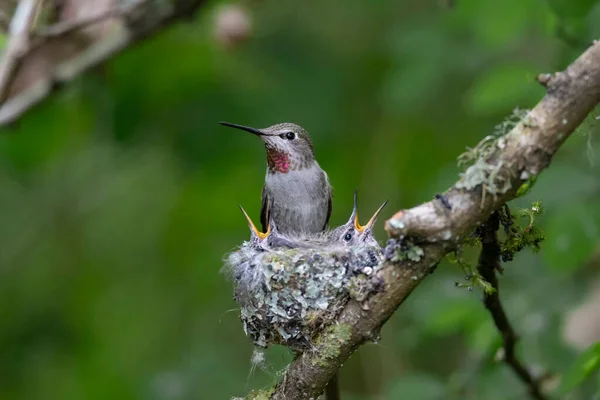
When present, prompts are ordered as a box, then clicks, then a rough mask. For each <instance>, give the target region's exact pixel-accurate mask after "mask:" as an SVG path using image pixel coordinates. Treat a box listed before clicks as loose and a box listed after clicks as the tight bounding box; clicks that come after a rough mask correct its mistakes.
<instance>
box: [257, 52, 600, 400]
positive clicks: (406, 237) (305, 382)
mask: <svg viewBox="0 0 600 400" xmlns="http://www.w3.org/2000/svg"><path fill="white" fill-rule="evenodd" d="M544 77H545V78H547V79H544V81H545V86H546V87H547V93H546V96H545V97H544V98H543V99H542V100H541V101H540V102H539V103H538V104H537V106H536V107H535V108H534V109H533V110H531V111H530V112H529V113H528V115H527V117H526V118H524V119H523V120H522V121H521V122H520V123H518V124H517V125H516V126H515V127H514V128H513V129H512V130H511V131H510V132H508V133H507V134H506V135H505V136H503V137H502V144H501V145H500V144H498V145H497V146H494V147H493V149H491V154H489V156H487V157H486V159H485V163H486V165H487V166H489V167H493V168H492V170H491V171H489V170H487V171H486V172H485V174H484V177H485V178H486V179H487V180H486V183H485V185H486V188H483V187H482V186H483V185H484V184H483V183H482V184H479V185H474V186H473V187H472V189H471V190H467V189H459V188H457V187H456V186H457V185H455V186H453V187H452V188H450V189H448V190H447V191H446V192H445V193H444V199H445V201H444V202H443V203H444V204H442V202H441V201H440V200H438V199H435V200H432V201H429V202H427V203H424V204H421V205H419V206H417V207H414V208H411V209H407V210H401V211H398V212H397V213H396V214H395V215H394V216H393V217H392V218H391V219H389V220H388V221H386V231H387V232H388V234H389V235H390V236H391V237H392V239H394V240H397V241H400V243H405V244H406V243H409V242H411V243H412V244H413V246H418V247H419V248H420V251H418V252H413V253H412V256H411V257H410V258H404V259H403V261H397V262H392V261H387V262H386V264H385V265H384V266H383V268H382V269H381V270H380V272H379V277H380V278H381V279H382V280H383V282H384V289H383V290H382V291H381V292H380V293H377V294H375V295H374V296H372V297H371V298H370V299H368V300H367V302H366V303H363V304H358V303H357V302H354V301H351V302H350V303H348V305H347V306H346V307H345V308H344V310H343V311H342V312H341V314H340V315H339V317H338V318H337V321H336V324H338V326H339V328H341V329H330V330H327V331H325V332H323V333H321V334H320V335H319V336H318V337H317V338H316V339H315V340H314V342H313V347H314V350H313V351H307V352H304V353H302V354H300V355H298V357H297V358H296V359H295V360H294V361H293V362H292V363H291V364H290V365H289V367H288V368H287V371H286V373H285V376H284V378H283V380H282V381H281V382H280V383H279V384H278V385H277V386H276V387H275V388H273V389H271V390H270V391H267V392H266V393H265V392H262V393H259V394H258V395H257V394H253V395H250V396H249V398H264V397H270V398H272V399H280V400H282V399H308V398H316V397H317V396H318V395H320V394H321V393H323V390H324V389H325V386H326V384H327V383H328V382H329V380H330V379H331V378H332V377H333V376H334V375H335V373H336V372H337V370H338V369H339V368H340V366H341V365H342V364H343V363H344V362H346V360H347V359H348V357H350V355H351V354H352V353H353V352H354V351H355V350H356V349H357V348H358V347H359V346H360V345H362V344H363V343H364V342H365V341H367V340H373V339H374V338H377V337H378V332H379V330H380V328H381V326H382V325H383V324H384V323H385V322H386V321H387V320H388V319H389V318H390V317H391V316H392V314H393V313H394V311H395V310H396V309H397V308H398V307H399V306H400V305H401V304H402V302H403V301H404V300H405V299H406V298H407V297H408V296H409V295H410V293H411V292H412V291H413V290H414V289H415V288H416V287H417V286H418V285H419V283H421V281H423V279H425V277H427V276H428V275H429V274H430V273H432V272H433V270H434V269H435V267H436V265H437V264H438V263H439V261H440V260H441V258H442V257H444V256H445V255H446V254H447V253H448V252H449V251H451V250H452V249H454V248H456V246H457V245H458V244H460V242H461V241H462V239H463V238H465V237H466V236H467V235H468V234H470V233H471V232H473V230H474V229H475V228H476V227H477V226H478V225H479V224H480V223H481V222H482V221H486V220H487V219H488V218H489V216H490V215H491V214H492V213H494V212H495V211H496V210H498V209H499V208H500V207H501V206H502V205H503V204H504V203H506V202H507V201H509V200H511V199H513V198H515V196H516V193H517V190H518V189H519V187H520V186H521V185H522V184H523V183H524V182H526V181H527V179H529V178H530V177H532V176H535V175H537V174H539V173H540V172H541V171H542V170H543V169H544V168H546V167H547V166H548V165H549V164H550V161H551V159H552V156H553V155H554V153H556V151H557V150H558V149H559V148H560V146H561V145H562V143H563V142H564V141H565V139H566V138H567V137H568V136H569V135H570V134H571V133H572V132H573V130H574V129H575V128H576V127H577V126H578V125H579V124H580V123H581V122H582V121H583V120H584V118H585V117H586V116H587V114H588V113H589V112H590V111H591V110H592V109H593V108H594V107H595V106H596V105H597V104H598V102H600V42H597V43H595V44H593V45H592V46H591V47H590V48H588V49H587V50H586V51H585V52H584V53H583V54H582V55H581V56H580V57H579V58H578V59H577V60H575V61H574V62H573V63H572V64H571V65H570V66H569V67H568V68H567V69H566V70H565V71H564V72H558V73H555V74H551V75H544ZM492 173H493V174H494V175H493V176H492ZM500 176H502V177H505V180H504V181H503V182H501V184H502V186H503V187H505V188H506V189H505V190H503V191H497V192H496V193H494V194H490V193H488V194H487V195H485V192H486V191H487V190H489V186H488V185H489V184H490V182H491V183H496V182H497V181H498V179H499V177H500ZM463 179H464V177H463V178H461V181H459V183H461V182H462V183H464V182H463ZM507 184H510V185H509V186H508V185H507ZM498 185H500V183H498ZM459 186H464V185H462V184H461V185H459ZM446 205H450V207H451V209H448V208H447V207H446ZM386 253H387V252H386ZM415 260H418V261H415ZM340 332H342V333H343V334H342V335H340ZM259 396H263V397H259Z"/></svg>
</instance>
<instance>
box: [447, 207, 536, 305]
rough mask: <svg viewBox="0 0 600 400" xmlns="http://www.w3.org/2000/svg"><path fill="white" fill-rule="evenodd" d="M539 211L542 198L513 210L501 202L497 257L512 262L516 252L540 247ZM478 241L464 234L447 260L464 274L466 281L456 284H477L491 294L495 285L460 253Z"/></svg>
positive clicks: (534, 250) (472, 236)
mask: <svg viewBox="0 0 600 400" xmlns="http://www.w3.org/2000/svg"><path fill="white" fill-rule="evenodd" d="M542 212H543V206H542V202H541V201H534V202H533V203H532V204H531V207H529V208H518V209H515V210H513V211H512V212H511V211H510V209H509V208H508V206H507V205H504V207H502V208H501V209H500V211H499V218H500V224H501V225H502V227H503V231H504V237H503V238H501V240H499V245H500V257H501V259H502V261H503V262H507V261H511V260H512V259H513V258H514V255H515V254H516V253H518V252H519V251H521V250H523V249H525V248H528V247H529V248H531V249H532V250H533V252H538V251H539V250H540V244H541V242H542V241H543V240H544V233H543V232H542V230H541V229H540V228H538V227H537V226H536V225H535V219H536V217H538V216H540V215H541V214H542ZM523 221H525V223H523ZM480 244H481V240H480V239H479V237H478V236H477V235H476V234H475V233H473V234H471V235H469V236H467V237H466V238H465V239H464V240H463V241H462V243H461V244H460V245H459V246H458V247H457V249H456V250H455V251H454V252H453V253H450V254H449V255H448V256H447V259H448V261H449V262H450V263H452V264H456V265H458V266H459V267H460V268H461V269H462V270H463V272H464V274H465V280H466V281H467V282H466V283H465V282H456V286H457V287H462V288H467V289H469V290H473V288H474V287H479V288H481V289H482V290H483V291H484V292H485V293H487V294H491V293H493V292H494V288H493V287H492V286H491V285H490V284H489V282H487V281H486V280H485V279H483V278H482V277H481V276H480V275H479V273H478V272H477V269H476V268H475V267H474V266H473V265H471V263H469V262H468V261H467V260H466V259H465V258H464V255H463V249H464V248H465V247H476V246H479V245H480Z"/></svg>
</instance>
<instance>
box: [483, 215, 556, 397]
mask: <svg viewBox="0 0 600 400" xmlns="http://www.w3.org/2000/svg"><path fill="white" fill-rule="evenodd" d="M499 226H500V218H499V216H498V213H497V212H494V213H493V214H492V215H491V216H490V218H489V219H488V220H487V221H486V222H485V223H483V224H482V225H481V226H480V227H479V228H478V229H477V233H478V235H479V237H480V238H481V245H482V247H481V253H480V255H479V262H478V264H477V271H478V272H479V274H480V275H481V277H482V278H483V279H485V280H486V281H487V282H488V283H489V284H491V285H492V287H493V288H494V291H493V292H492V293H489V294H488V293H487V292H486V293H484V297H483V303H484V304H485V308H487V309H488V311H489V312H490V314H491V315H492V318H493V320H494V324H496V328H498V330H499V331H500V334H501V335H502V341H503V343H504V349H503V350H504V354H503V356H502V360H503V361H504V362H505V363H506V364H508V366H509V367H510V368H511V369H512V370H513V371H514V372H515V374H517V376H518V377H519V379H521V380H522V381H523V382H524V383H525V384H526V385H527V387H528V389H529V395H530V396H531V398H533V399H536V400H546V399H547V397H546V396H545V395H544V394H543V393H542V390H541V387H540V382H539V380H538V379H536V378H534V377H533V376H532V375H531V373H530V372H529V371H528V370H527V368H525V366H524V365H523V363H522V362H521V361H520V360H519V359H518V358H517V356H516V354H515V345H516V344H517V341H518V336H517V334H516V333H515V330H514V329H513V327H512V325H511V323H510V321H509V320H508V317H507V316H506V313H505V312H504V307H502V303H501V302H500V292H499V287H498V278H497V277H496V271H500V270H501V267H500V243H499V242H498V228H499Z"/></svg>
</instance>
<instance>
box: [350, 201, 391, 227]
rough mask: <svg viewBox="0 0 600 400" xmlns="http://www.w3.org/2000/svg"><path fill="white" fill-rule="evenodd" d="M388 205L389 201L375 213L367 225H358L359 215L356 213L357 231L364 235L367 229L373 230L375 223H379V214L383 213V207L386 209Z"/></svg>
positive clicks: (355, 225)
mask: <svg viewBox="0 0 600 400" xmlns="http://www.w3.org/2000/svg"><path fill="white" fill-rule="evenodd" d="M386 204H387V200H386V201H385V203H383V204H382V205H381V206H380V207H379V208H378V209H377V211H375V213H374V214H373V216H372V217H371V219H370V220H369V222H367V224H366V225H361V224H359V223H358V213H356V214H355V215H354V229H356V230H357V231H358V232H360V233H363V232H364V231H365V229H367V228H369V229H371V228H372V227H373V225H375V221H377V216H379V213H380V212H381V210H383V207H385V205H386Z"/></svg>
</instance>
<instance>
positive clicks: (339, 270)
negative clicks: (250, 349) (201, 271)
mask: <svg viewBox="0 0 600 400" xmlns="http://www.w3.org/2000/svg"><path fill="white" fill-rule="evenodd" d="M382 259H383V255H382V252H381V248H380V247H379V246H378V245H377V244H376V243H368V244H360V245H355V246H343V245H339V244H335V243H334V244H329V245H327V244H325V245H323V246H319V247H314V248H294V249H289V248H269V249H267V250H265V249H264V248H259V247H257V246H255V245H253V243H251V242H246V243H244V244H243V245H242V246H241V247H240V248H239V249H238V250H237V251H235V252H233V253H231V254H229V256H228V257H227V258H226V261H225V269H226V270H227V271H228V272H229V275H230V276H231V277H232V278H233V282H234V299H235V300H236V301H237V302H238V304H239V305H240V307H241V319H242V322H243V325H244V331H245V333H246V335H247V336H249V337H250V338H251V339H252V341H253V342H254V344H256V345H257V346H261V347H266V346H268V345H269V344H283V345H286V346H288V347H290V348H292V349H294V350H299V351H303V350H306V349H307V348H309V344H310V340H311V338H313V337H314V336H315V335H316V334H317V333H319V332H321V331H322V330H323V329H325V328H326V327H328V326H330V325H331V321H333V320H335V318H336V317H337V315H338V314H339V312H340V311H341V309H342V308H343V307H344V305H345V304H346V303H347V302H348V300H350V299H351V298H355V299H356V300H357V301H364V300H366V299H367V298H368V296H369V295H370V294H371V293H373V292H374V291H376V290H377V288H378V284H377V279H376V278H374V276H375V273H376V272H377V271H378V270H379V268H380V266H381V261H382Z"/></svg>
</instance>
